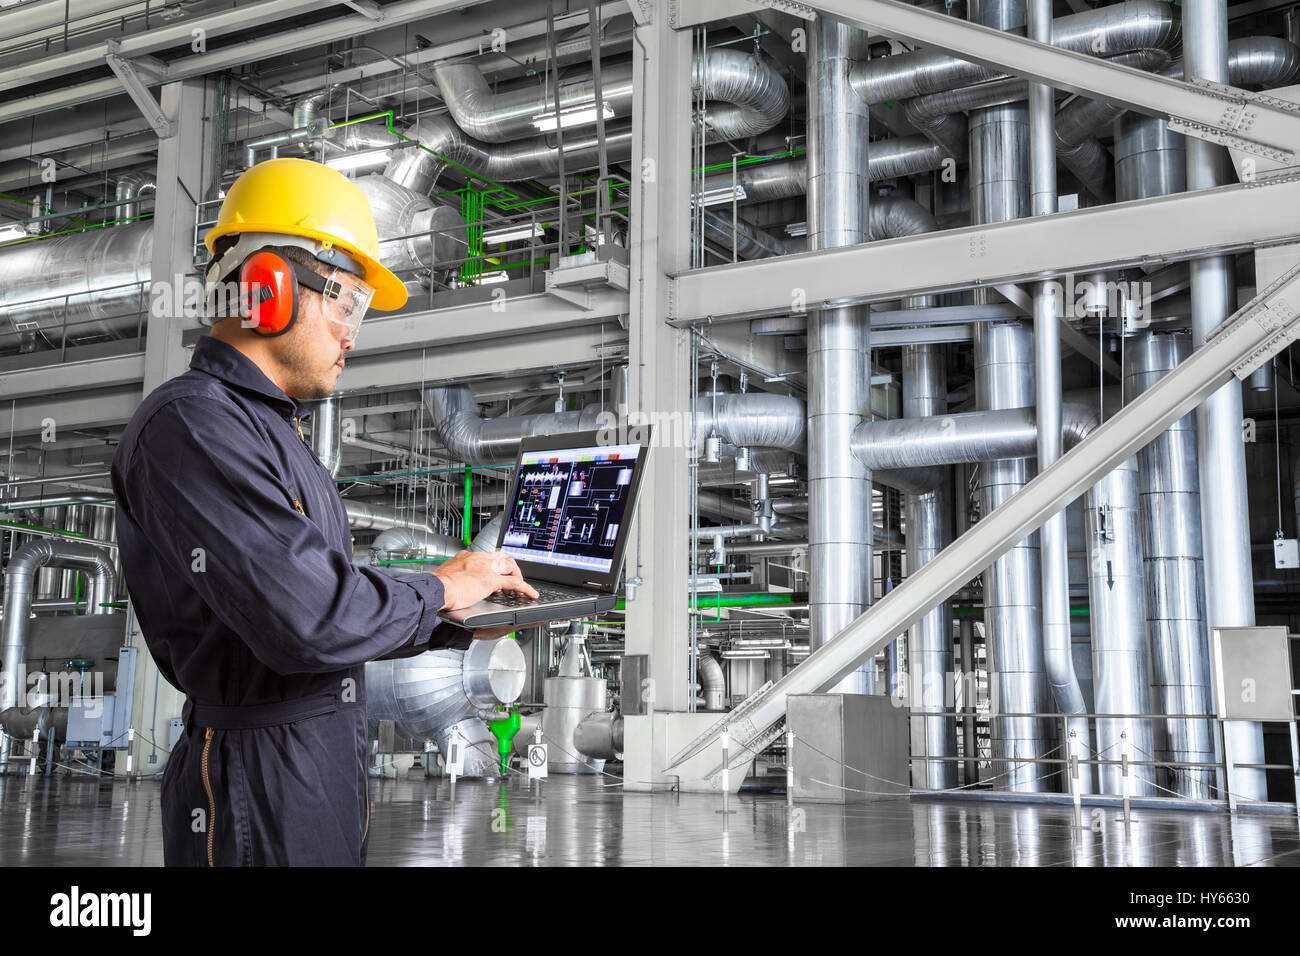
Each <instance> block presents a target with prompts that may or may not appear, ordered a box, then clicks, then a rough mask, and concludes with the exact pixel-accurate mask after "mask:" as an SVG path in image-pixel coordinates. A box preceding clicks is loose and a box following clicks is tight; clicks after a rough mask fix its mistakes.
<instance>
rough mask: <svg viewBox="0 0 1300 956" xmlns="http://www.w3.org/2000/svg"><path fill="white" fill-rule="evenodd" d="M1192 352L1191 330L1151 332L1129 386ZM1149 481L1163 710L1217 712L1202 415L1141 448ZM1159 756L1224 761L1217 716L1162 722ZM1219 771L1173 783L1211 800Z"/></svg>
mask: <svg viewBox="0 0 1300 956" xmlns="http://www.w3.org/2000/svg"><path fill="white" fill-rule="evenodd" d="M1191 351H1192V337H1191V336H1190V335H1189V334H1187V333H1183V332H1178V333H1164V332H1147V333H1145V334H1143V335H1141V336H1139V337H1138V338H1136V339H1133V340H1130V341H1129V342H1128V343H1127V347H1126V349H1125V354H1124V358H1125V367H1126V380H1125V387H1126V390H1128V391H1129V392H1130V394H1132V395H1137V394H1140V393H1141V392H1144V391H1146V390H1147V389H1148V388H1150V387H1151V386H1153V385H1155V383H1156V382H1158V381H1160V379H1162V378H1164V377H1165V376H1166V375H1168V374H1169V373H1170V372H1172V371H1173V370H1174V369H1175V368H1176V367H1177V366H1178V364H1179V363H1180V362H1182V361H1183V360H1184V359H1186V358H1187V356H1188V355H1190V354H1191ZM1138 467H1139V478H1140V481H1141V507H1142V523H1143V540H1144V541H1145V543H1146V555H1145V559H1144V560H1145V568H1144V570H1145V574H1144V580H1145V583H1146V608H1147V629H1148V631H1149V634H1150V643H1151V680H1152V689H1153V697H1154V701H1155V710H1154V711H1152V712H1153V713H1165V714H1212V713H1214V699H1213V692H1212V691H1211V689H1210V663H1209V661H1210V654H1209V641H1208V637H1209V632H1208V630H1207V629H1206V625H1205V581H1204V567H1203V550H1202V539H1201V492H1200V477H1199V474H1198V469H1197V449H1196V420H1195V416H1193V415H1190V414H1189V415H1187V416H1185V417H1184V418H1181V419H1179V421H1178V422H1177V424H1175V425H1174V426H1173V427H1171V428H1170V429H1169V430H1168V431H1166V432H1164V433H1162V434H1161V435H1159V436H1158V437H1157V438H1156V439H1155V440H1154V441H1152V442H1151V444H1149V445H1147V446H1146V447H1145V448H1144V449H1142V451H1140V452H1139V453H1138ZM1163 731H1164V732H1163V734H1162V735H1161V738H1160V742H1159V743H1158V744H1157V746H1158V747H1159V748H1160V749H1159V751H1158V754H1159V759H1161V760H1168V761H1172V762H1176V763H1212V762H1213V761H1214V760H1215V751H1216V746H1215V734H1214V724H1213V722H1211V721H1209V720H1192V719H1185V718H1170V719H1168V720H1165V721H1164V722H1163ZM1214 778H1215V774H1214V773H1213V771H1211V770H1208V769H1201V768H1188V769H1181V770H1173V771H1171V772H1170V773H1169V774H1168V779H1167V780H1166V782H1165V784H1164V785H1165V786H1166V787H1167V788H1168V789H1170V790H1173V791H1175V792H1177V793H1179V794H1181V795H1182V796H1185V797H1191V798H1194V799H1200V800H1205V799H1210V798H1211V797H1213V796H1214V794H1213V792H1212V789H1211V788H1212V786H1213V784H1214Z"/></svg>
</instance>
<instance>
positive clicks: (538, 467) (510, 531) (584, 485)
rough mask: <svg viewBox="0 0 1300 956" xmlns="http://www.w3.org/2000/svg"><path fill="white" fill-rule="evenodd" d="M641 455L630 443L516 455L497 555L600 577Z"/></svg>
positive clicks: (606, 569)
mask: <svg viewBox="0 0 1300 956" xmlns="http://www.w3.org/2000/svg"><path fill="white" fill-rule="evenodd" d="M641 453H642V446H641V445H635V444H633V445H592V446H588V447H583V448H551V449H546V450H542V451H524V452H522V453H521V454H520V458H519V470H518V472H517V473H516V475H515V486H514V494H513V496H512V497H511V498H510V499H509V501H508V506H509V510H508V512H507V517H506V525H505V528H503V529H502V534H501V550H502V551H504V552H505V553H506V554H509V555H510V556H511V557H513V558H514V559H515V560H517V561H532V562H535V563H537V564H545V565H550V566H552V567H557V568H568V569H572V570H575V571H579V572H582V573H584V574H591V575H605V574H608V573H609V572H610V570H611V568H612V567H613V562H614V559H615V557H616V555H617V553H618V547H617V546H618V541H619V537H620V533H621V532H623V531H624V524H625V521H626V519H627V518H630V517H631V515H630V513H628V504H629V502H630V501H631V499H632V497H633V489H634V488H635V487H636V483H635V481H634V480H633V479H634V477H635V475H636V466H637V457H638V455H640V454H641Z"/></svg>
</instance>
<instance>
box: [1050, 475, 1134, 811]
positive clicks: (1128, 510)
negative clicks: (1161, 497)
mask: <svg viewBox="0 0 1300 956" xmlns="http://www.w3.org/2000/svg"><path fill="white" fill-rule="evenodd" d="M1084 515H1085V523H1086V528H1087V535H1088V545H1089V546H1088V554H1089V561H1088V604H1089V618H1090V620H1091V622H1092V660H1093V700H1094V703H1095V706H1096V708H1097V709H1096V713H1098V714H1149V713H1151V672H1150V667H1149V664H1148V655H1147V629H1146V604H1145V600H1144V593H1143V574H1142V548H1141V541H1142V528H1141V515H1140V503H1139V496H1138V466H1137V459H1136V458H1130V459H1129V460H1128V461H1126V462H1124V463H1123V464H1122V465H1120V466H1119V467H1118V468H1116V469H1115V470H1114V471H1112V472H1111V473H1110V474H1108V475H1106V477H1104V478H1102V479H1101V480H1100V481H1098V482H1097V483H1096V484H1095V485H1093V486H1092V488H1090V489H1089V490H1088V495H1087V500H1086V503H1085V509H1084ZM1067 636H1068V634H1067ZM1096 749H1097V753H1098V755H1099V758H1100V759H1102V760H1121V759H1122V758H1123V757H1124V756H1125V754H1127V756H1128V759H1129V760H1152V759H1154V756H1155V752H1156V745H1155V736H1154V733H1153V730H1152V724H1151V721H1150V720H1149V719H1146V718H1138V717H1132V718H1128V719H1115V718H1101V717H1099V718H1097V748H1096ZM1098 779H1099V781H1100V785H1101V789H1100V792H1101V793H1109V794H1123V793H1125V792H1127V793H1128V795H1129V796H1134V797H1147V796H1154V795H1155V793H1156V789H1155V773H1154V768H1152V767H1132V768H1130V770H1129V779H1128V780H1127V781H1126V780H1125V778H1124V775H1123V768H1122V767H1120V766H1117V765H1116V766H1111V765H1103V766H1101V767H1099V768H1098ZM1126 784H1127V791H1126Z"/></svg>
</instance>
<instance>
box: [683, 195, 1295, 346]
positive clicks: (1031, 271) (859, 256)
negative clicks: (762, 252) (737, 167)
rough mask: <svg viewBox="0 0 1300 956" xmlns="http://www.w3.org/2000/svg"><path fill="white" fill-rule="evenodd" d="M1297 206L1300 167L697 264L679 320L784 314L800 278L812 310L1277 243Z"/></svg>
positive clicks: (687, 276)
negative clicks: (1001, 218)
mask: <svg viewBox="0 0 1300 956" xmlns="http://www.w3.org/2000/svg"><path fill="white" fill-rule="evenodd" d="M1297 208H1300V176H1295V177H1290V178H1286V179H1274V180H1268V181H1264V182H1255V183H1241V184H1238V185H1235V186H1221V187H1219V188H1217V189H1201V190H1197V191H1196V192H1191V193H1178V194H1175V195H1171V196H1158V197H1155V198H1152V199H1142V200H1135V201H1133V202H1125V203H1114V204H1112V205H1109V206H1098V207H1094V208H1091V209H1081V210H1072V211H1070V212H1062V213H1057V214H1056V215H1052V216H1035V217H1032V218H1028V219H1017V220H1013V221H1011V222H1005V223H997V224H994V225H980V226H968V227H966V228H962V229H948V230H944V231H942V232H933V233H927V234H925V235H920V236H905V237H903V238H901V239H885V240H880V241H877V242H871V243H864V244H862V245H857V246H846V247H844V248H840V249H826V250H822V251H819V252H805V253H799V254H797V255H790V256H778V257H776V258H771V259H760V260H754V261H751V262H739V263H735V264H728V265H721V266H714V267H711V268H709V269H696V270H691V271H689V272H681V273H679V274H678V275H677V276H676V278H675V281H674V283H673V293H674V294H673V296H672V299H671V302H672V306H673V309H672V312H671V314H670V321H671V322H672V323H674V324H677V325H690V324H693V323H695V322H699V321H708V320H712V321H717V320H719V319H722V318H724V317H737V318H739V317H745V316H754V315H778V314H785V313H788V312H789V311H790V297H791V290H794V289H798V290H802V292H803V293H804V296H805V301H806V302H807V304H808V308H810V309H811V308H816V307H818V306H819V305H820V304H821V303H823V302H826V301H835V302H836V304H842V303H844V302H877V301H889V300H893V299H901V298H903V297H904V296H909V295H925V294H939V293H943V292H956V291H961V290H964V289H973V288H982V287H985V286H999V285H1005V284H1007V283H1011V282H1020V281H1029V280H1040V279H1049V278H1052V277H1059V276H1065V275H1068V274H1071V273H1077V272H1096V271H1101V270H1104V269H1122V268H1127V267H1132V266H1139V265H1150V264H1153V263H1167V262H1173V261H1178V260H1185V259H1194V258H1197V257H1198V256H1204V255H1208V254H1212V253H1227V252H1238V251H1242V250H1245V249H1251V248H1258V247H1262V246H1269V245H1277V244H1280V243H1285V242H1291V241H1294V240H1295V239H1297V238H1300V223H1298V222H1297V220H1296V215H1295V210H1296V209H1297ZM940 276H941V277H942V279H937V278H936V277H940Z"/></svg>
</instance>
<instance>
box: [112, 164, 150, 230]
mask: <svg viewBox="0 0 1300 956" xmlns="http://www.w3.org/2000/svg"><path fill="white" fill-rule="evenodd" d="M156 189H157V185H156V184H155V183H154V181H153V177H152V176H147V175H145V174H144V173H126V174H125V175H122V176H119V177H118V179H117V186H116V188H115V195H114V198H115V199H116V200H117V201H118V202H120V203H125V205H121V206H118V207H117V211H116V213H115V214H114V215H113V216H112V217H111V218H113V219H135V218H136V217H137V216H139V215H140V203H139V202H129V200H133V199H137V198H138V197H139V196H140V195H141V194H142V193H144V192H145V191H146V190H149V191H155V190H156Z"/></svg>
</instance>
